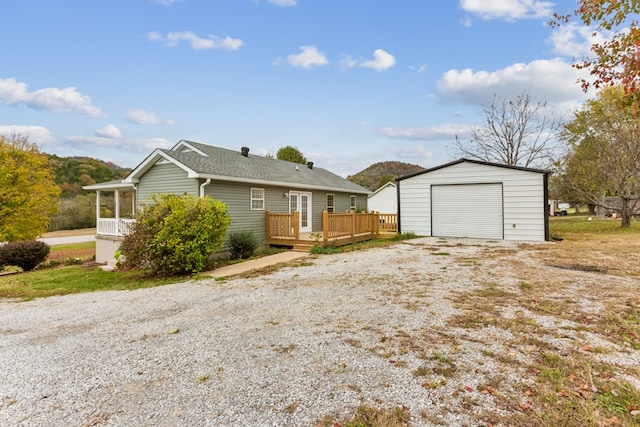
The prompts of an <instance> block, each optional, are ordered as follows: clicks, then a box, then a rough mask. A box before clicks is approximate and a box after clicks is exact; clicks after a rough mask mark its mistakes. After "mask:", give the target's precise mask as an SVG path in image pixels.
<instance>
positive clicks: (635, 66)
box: [550, 0, 640, 110]
mask: <svg viewBox="0 0 640 427" xmlns="http://www.w3.org/2000/svg"><path fill="white" fill-rule="evenodd" d="M578 4H579V5H580V7H579V8H578V9H576V10H575V11H574V12H573V13H570V14H568V15H559V14H555V15H554V17H553V19H552V20H551V22H550V25H551V26H552V27H558V26H561V25H566V24H568V23H569V22H570V21H571V19H572V17H577V18H578V19H580V20H581V21H582V23H583V24H584V25H587V26H589V27H592V28H593V29H594V31H593V36H594V37H596V36H597V35H598V34H599V33H603V32H607V33H608V32H612V33H613V35H612V36H611V37H608V38H607V39H606V40H605V41H603V42H601V43H598V42H594V43H593V44H592V46H591V51H592V52H593V54H594V56H593V57H591V58H589V57H585V58H582V59H580V60H577V61H576V62H575V63H574V67H576V68H578V69H588V70H590V73H591V75H592V76H593V78H594V79H593V81H591V82H590V81H588V80H586V79H581V80H580V83H581V85H582V88H583V90H585V91H586V90H587V89H589V88H590V87H592V86H593V87H595V88H596V89H598V88H601V87H605V86H620V87H621V88H622V89H623V92H624V93H625V95H626V96H629V97H631V98H632V99H633V101H634V108H635V109H636V110H637V108H638V101H639V100H640V96H639V93H638V90H639V89H640V28H639V27H638V21H636V17H635V16H634V15H637V14H638V13H640V2H639V1H638V0H617V1H603V0H579V1H578ZM629 16H631V17H632V20H629V19H628V18H629Z"/></svg>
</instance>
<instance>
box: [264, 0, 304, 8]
mask: <svg viewBox="0 0 640 427" xmlns="http://www.w3.org/2000/svg"><path fill="white" fill-rule="evenodd" d="M267 1H268V2H269V3H272V4H275V5H277V6H282V7H288V6H295V5H296V3H298V0H267Z"/></svg>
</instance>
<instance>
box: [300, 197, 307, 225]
mask: <svg viewBox="0 0 640 427" xmlns="http://www.w3.org/2000/svg"><path fill="white" fill-rule="evenodd" d="M308 201H309V196H307V195H306V194H301V195H300V223H301V226H302V227H306V226H307V224H308V223H309V218H308V217H309V212H308V209H307V207H308V206H307V205H308Z"/></svg>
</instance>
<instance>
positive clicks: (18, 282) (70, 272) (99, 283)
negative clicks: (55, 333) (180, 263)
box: [0, 264, 181, 301]
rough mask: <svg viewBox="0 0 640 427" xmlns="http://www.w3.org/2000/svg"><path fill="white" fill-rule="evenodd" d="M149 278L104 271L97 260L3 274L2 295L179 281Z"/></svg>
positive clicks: (129, 287) (51, 293) (39, 294)
mask: <svg viewBox="0 0 640 427" xmlns="http://www.w3.org/2000/svg"><path fill="white" fill-rule="evenodd" d="M180 280H181V279H180V278H170V279H150V278H148V277H145V276H144V275H143V274H141V273H140V272H131V271H128V272H120V271H112V272H107V271H103V270H102V269H101V268H100V267H99V266H96V265H95V264H89V265H87V264H85V265H73V266H66V267H58V268H46V269H42V270H36V271H31V272H28V273H19V274H13V275H8V276H0V298H12V299H18V300H23V301H24V300H30V299H34V298H42V297H49V296H54V295H67V294H75V293H82V292H95V291H112V290H133V289H141V288H149V287H153V286H159V285H166V284H169V283H176V282H179V281H180Z"/></svg>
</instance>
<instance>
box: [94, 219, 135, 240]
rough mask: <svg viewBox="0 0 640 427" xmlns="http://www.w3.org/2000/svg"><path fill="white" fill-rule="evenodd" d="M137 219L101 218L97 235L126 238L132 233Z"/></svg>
mask: <svg viewBox="0 0 640 427" xmlns="http://www.w3.org/2000/svg"><path fill="white" fill-rule="evenodd" d="M135 222H136V220H135V219H127V218H119V219H116V218H99V219H98V224H97V230H96V234H98V235H103V236H126V235H127V234H129V233H131V228H132V227H133V224H134V223H135Z"/></svg>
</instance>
